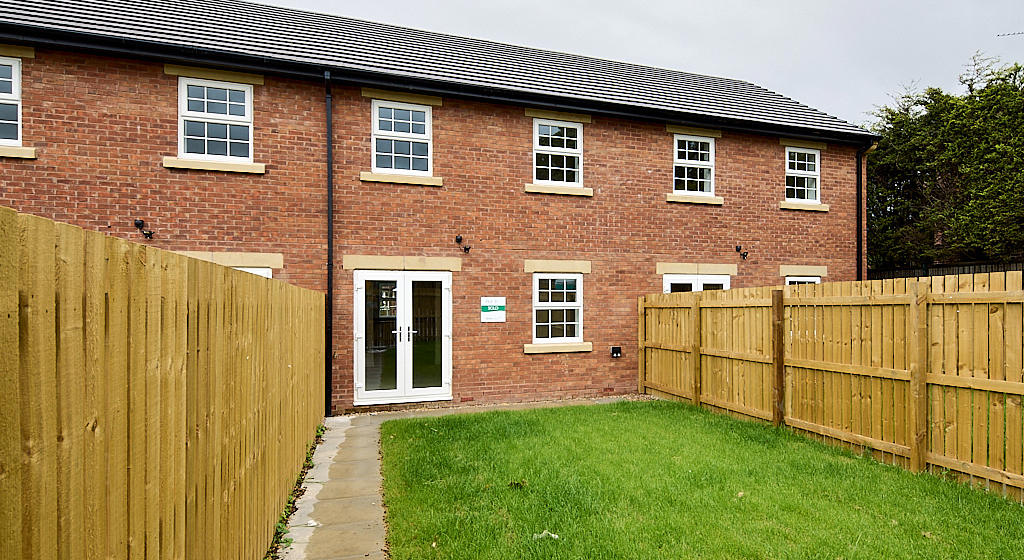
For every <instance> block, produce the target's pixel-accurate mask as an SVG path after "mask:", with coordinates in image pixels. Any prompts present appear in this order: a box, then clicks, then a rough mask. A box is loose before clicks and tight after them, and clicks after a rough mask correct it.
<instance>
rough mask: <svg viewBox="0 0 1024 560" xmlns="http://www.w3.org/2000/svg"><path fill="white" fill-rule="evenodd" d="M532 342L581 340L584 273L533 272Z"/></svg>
mask: <svg viewBox="0 0 1024 560" xmlns="http://www.w3.org/2000/svg"><path fill="white" fill-rule="evenodd" d="M533 342H534V343H535V344H540V343H549V342H550V343H558V342H583V275H582V274H564V273H562V274H556V273H551V274H541V273H535V274H534V275H533Z"/></svg>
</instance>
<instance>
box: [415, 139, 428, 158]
mask: <svg viewBox="0 0 1024 560" xmlns="http://www.w3.org/2000/svg"><path fill="white" fill-rule="evenodd" d="M412 155H414V156H426V155H427V143H426V142H413V143H412Z"/></svg>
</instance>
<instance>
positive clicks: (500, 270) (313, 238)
mask: <svg viewBox="0 0 1024 560" xmlns="http://www.w3.org/2000/svg"><path fill="white" fill-rule="evenodd" d="M23 62H24V64H23V90H24V93H23V115H24V126H23V130H24V145H26V146H34V147H36V148H38V154H39V157H38V159H37V160H15V159H10V158H0V177H2V178H0V186H2V190H0V205H4V206H11V207H14V208H16V209H17V210H19V211H22V212H29V213H33V214H38V215H42V216H46V217H49V218H52V219H57V220H61V221H66V222H70V223H74V224H76V225H80V226H82V227H85V228H88V229H94V230H100V231H106V232H108V233H110V234H112V235H118V236H122V237H126V238H129V239H131V240H133V241H137V242H143V241H144V240H143V239H142V237H141V235H139V234H138V232H137V231H135V229H134V227H133V226H132V220H133V219H135V218H142V219H145V220H146V221H147V227H149V228H151V229H153V230H154V231H155V232H156V237H155V239H153V240H152V241H149V242H148V243H150V244H152V245H154V246H158V247H161V248H165V249H173V250H203V251H253V252H280V253H284V255H285V260H284V268H283V269H281V270H275V271H274V274H275V277H276V278H280V279H282V280H285V281H288V282H292V283H295V284H298V285H301V286H304V287H307V288H312V289H317V290H324V288H325V279H324V274H325V270H326V268H325V255H326V239H325V223H324V222H325V210H324V205H325V200H326V194H325V178H324V176H325V166H324V158H325V147H324V141H325V132H324V131H325V126H324V114H325V112H324V106H323V85H322V84H319V83H308V82H300V81H294V80H288V79H282V78H277V77H274V76H267V77H266V84H265V85H263V86H254V88H253V91H254V95H253V97H254V99H253V107H254V135H253V136H254V156H255V161H256V162H259V163H265V164H267V173H266V174H265V175H244V174H235V173H224V172H205V171H195V170H172V169H166V168H164V167H163V166H162V165H161V160H162V158H163V157H164V156H175V155H176V152H177V139H176V138H177V77H175V76H169V75H166V74H164V73H163V66H162V64H160V63H156V62H145V61H133V60H125V59H114V58H104V57H99V56H92V55H85V54H79V53H66V52H56V51H49V50H39V51H37V54H36V58H34V59H25V60H24V61H23ZM334 103H335V105H334V115H335V122H334V129H335V138H334V147H335V204H336V222H335V227H336V234H337V237H336V253H335V261H336V277H335V287H336V299H335V325H334V332H335V352H336V360H335V371H334V408H335V411H337V412H340V411H343V410H346V409H350V408H351V407H352V395H353V369H352V359H353V358H352V336H353V333H352V303H351V302H352V297H353V294H352V288H353V286H352V272H351V271H349V270H342V268H341V256H342V255H345V254H359V255H423V256H444V257H453V256H457V257H462V258H463V269H462V271H461V272H454V273H453V275H452V276H453V282H452V285H453V306H454V307H453V313H454V323H453V325H454V328H453V335H454V336H453V340H454V342H453V401H452V402H453V403H455V404H458V403H464V402H474V403H480V402H495V401H524V400H540V399H558V398H570V397H583V396H595V395H601V394H609V393H613V394H614V393H626V392H630V391H635V387H636V385H635V375H636V329H635V324H636V323H635V321H636V317H635V314H636V298H637V297H638V296H640V295H643V294H646V293H652V292H658V291H660V290H661V277H660V276H658V275H657V274H656V273H655V263H656V262H658V261H669V262H714V263H731V264H736V265H737V266H738V274H737V275H736V276H734V277H733V279H732V286H733V287H744V286H755V285H766V284H778V283H780V282H781V281H782V279H781V278H780V277H779V276H778V268H779V265H780V264H810V265H827V266H828V270H829V276H828V280H852V279H854V275H855V270H856V267H855V251H856V246H855V242H854V237H855V227H856V223H855V220H856V218H855V207H854V200H855V163H854V162H855V148H853V147H849V146H842V145H836V144H833V145H829V147H828V149H827V150H824V151H822V153H821V184H822V197H821V198H822V202H824V203H826V204H829V205H830V211H829V212H806V211H792V210H781V209H779V202H780V201H781V200H782V199H783V196H784V192H783V188H784V177H785V167H784V165H785V162H784V154H785V148H784V147H783V146H782V145H780V143H779V139H778V137H777V136H757V135H751V134H742V133H734V132H729V131H724V132H723V134H722V137H721V138H719V139H717V141H716V169H715V179H716V181H715V182H716V185H715V191H716V193H715V194H716V195H718V196H722V197H724V199H725V204H724V205H723V206H705V205H695V204H678V203H668V202H666V201H665V195H666V194H667V193H669V192H670V190H671V181H672V143H673V135H672V134H670V133H668V132H666V131H665V125H664V124H661V123H653V122H641V121H629V120H623V119H617V118H609V117H604V116H602V115H600V114H594V115H593V122H592V123H590V124H585V125H584V132H583V145H584V160H583V161H584V163H583V177H584V184H585V186H588V187H591V188H593V189H594V196H593V197H592V198H591V197H574V196H561V195H550V194H527V193H524V192H523V187H524V185H525V184H526V183H529V182H530V181H531V175H532V165H531V164H532V139H531V134H532V118H530V117H527V116H526V115H525V112H524V109H523V107H521V106H513V105H499V104H492V103H484V102H477V101H468V100H462V99H455V98H445V99H444V104H443V106H440V107H434V109H433V149H434V159H433V162H434V174H435V175H436V176H440V177H443V178H444V187H442V188H437V187H425V186H415V185H393V184H384V183H371V182H363V181H360V180H359V173H360V172H361V171H369V170H370V163H371V152H370V130H369V122H370V118H369V117H370V99H368V98H365V97H362V95H361V94H360V91H359V89H358V88H353V87H339V86H335V89H334ZM456 234H461V235H463V236H464V238H465V240H466V243H467V244H468V245H472V247H473V249H472V252H471V253H469V254H463V253H462V251H461V250H460V249H459V248H458V247H457V246H456V245H455V243H454V241H453V240H454V237H455V235H456ZM736 245H742V246H743V247H744V250H746V251H749V257H748V258H747V259H746V260H742V259H741V258H740V256H739V255H738V254H737V253H736V251H735V246H736ZM524 259H575V260H580V259H582V260H590V261H592V263H593V272H592V273H590V274H586V275H584V297H585V301H584V305H585V307H584V339H585V340H587V341H590V342H593V345H594V351H593V352H591V353H572V354H540V355H525V354H524V353H523V344H524V343H529V342H531V324H532V323H531V311H532V310H531V278H532V275H531V274H530V273H526V272H523V260H524ZM481 296H505V297H507V299H508V321H507V322H506V323H488V324H482V323H480V322H479V298H480V297H481ZM612 345H616V346H622V347H623V354H624V355H623V357H622V358H620V359H613V358H611V357H610V356H609V352H608V350H609V347H610V346H612Z"/></svg>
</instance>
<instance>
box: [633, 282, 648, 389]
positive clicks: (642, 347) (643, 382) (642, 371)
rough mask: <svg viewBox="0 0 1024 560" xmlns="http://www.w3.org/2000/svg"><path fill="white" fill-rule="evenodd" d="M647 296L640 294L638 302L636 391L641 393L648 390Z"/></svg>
mask: <svg viewBox="0 0 1024 560" xmlns="http://www.w3.org/2000/svg"><path fill="white" fill-rule="evenodd" d="M646 304H647V298H646V297H644V296H640V298H639V299H637V302H636V309H637V314H638V317H637V328H636V338H637V344H636V363H637V380H636V392H637V393H640V394H641V395H642V394H644V393H646V392H647V350H646V344H647V305H646Z"/></svg>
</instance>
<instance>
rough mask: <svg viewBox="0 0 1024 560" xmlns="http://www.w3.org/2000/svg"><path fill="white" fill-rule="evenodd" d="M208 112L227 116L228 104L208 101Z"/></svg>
mask: <svg viewBox="0 0 1024 560" xmlns="http://www.w3.org/2000/svg"><path fill="white" fill-rule="evenodd" d="M206 112H207V113H215V114H217V115H226V114H228V104H227V103H220V102H214V101H208V102H207V103H206Z"/></svg>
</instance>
